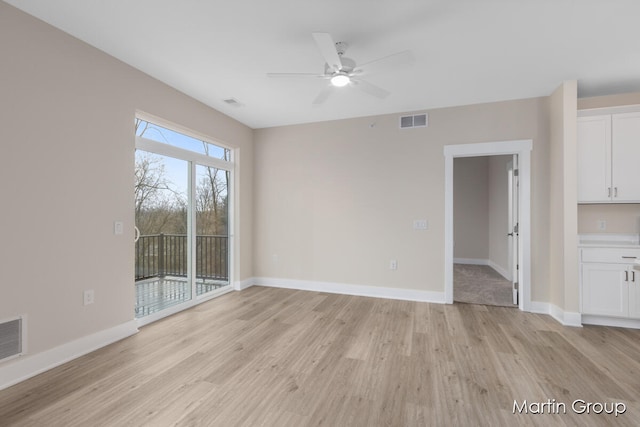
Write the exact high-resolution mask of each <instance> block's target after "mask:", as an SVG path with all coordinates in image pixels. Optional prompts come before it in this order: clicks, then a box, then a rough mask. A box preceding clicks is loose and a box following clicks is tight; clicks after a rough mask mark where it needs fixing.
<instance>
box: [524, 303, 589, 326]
mask: <svg viewBox="0 0 640 427" xmlns="http://www.w3.org/2000/svg"><path fill="white" fill-rule="evenodd" d="M531 312H532V313H540V314H548V315H549V316H551V317H553V318H554V319H556V320H557V321H558V322H560V323H561V324H563V325H565V326H575V327H581V326H582V315H581V314H580V313H575V312H571V311H564V310H563V309H561V308H560V307H558V306H557V305H555V304H551V303H548V302H540V301H531Z"/></svg>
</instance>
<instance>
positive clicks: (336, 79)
mask: <svg viewBox="0 0 640 427" xmlns="http://www.w3.org/2000/svg"><path fill="white" fill-rule="evenodd" d="M350 82H351V79H350V78H349V76H348V75H346V74H336V75H335V76H333V77H331V84H332V85H334V86H335V87H343V86H346V85H348V84H349V83H350Z"/></svg>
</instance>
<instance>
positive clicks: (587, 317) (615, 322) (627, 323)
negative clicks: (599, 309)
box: [582, 314, 640, 329]
mask: <svg viewBox="0 0 640 427" xmlns="http://www.w3.org/2000/svg"><path fill="white" fill-rule="evenodd" d="M582 323H583V324H585V325H598V326H614V327H617V328H633V329H640V320H639V319H621V318H618V317H608V316H594V315H591V314H583V315H582Z"/></svg>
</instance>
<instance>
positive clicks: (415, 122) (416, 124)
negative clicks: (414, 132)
mask: <svg viewBox="0 0 640 427" xmlns="http://www.w3.org/2000/svg"><path fill="white" fill-rule="evenodd" d="M427 126H429V116H427V114H426V113H424V114H416V115H415V116H402V117H400V129H407V128H426V127H427Z"/></svg>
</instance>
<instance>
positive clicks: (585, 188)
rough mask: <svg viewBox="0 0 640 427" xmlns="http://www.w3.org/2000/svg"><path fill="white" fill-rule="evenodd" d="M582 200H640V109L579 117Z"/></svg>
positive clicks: (594, 201)
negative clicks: (639, 110)
mask: <svg viewBox="0 0 640 427" xmlns="http://www.w3.org/2000/svg"><path fill="white" fill-rule="evenodd" d="M578 202H579V203H629V202H636V203H637V202H640V112H633V113H619V114H603V115H597V116H585V117H579V118H578Z"/></svg>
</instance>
